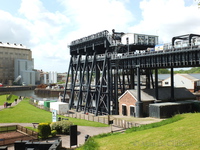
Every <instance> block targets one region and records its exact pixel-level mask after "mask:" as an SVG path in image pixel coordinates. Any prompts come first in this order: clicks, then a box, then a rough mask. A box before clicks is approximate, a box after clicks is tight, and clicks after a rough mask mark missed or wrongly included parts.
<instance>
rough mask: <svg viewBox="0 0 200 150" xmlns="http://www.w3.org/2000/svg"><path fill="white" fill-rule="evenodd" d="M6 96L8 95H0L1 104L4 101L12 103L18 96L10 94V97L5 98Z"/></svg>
mask: <svg viewBox="0 0 200 150" xmlns="http://www.w3.org/2000/svg"><path fill="white" fill-rule="evenodd" d="M8 97H9V95H8V94H6V95H0V105H3V104H4V103H5V102H8V103H13V102H14V101H15V99H17V98H18V96H16V95H11V97H10V99H8V100H7V98H8Z"/></svg>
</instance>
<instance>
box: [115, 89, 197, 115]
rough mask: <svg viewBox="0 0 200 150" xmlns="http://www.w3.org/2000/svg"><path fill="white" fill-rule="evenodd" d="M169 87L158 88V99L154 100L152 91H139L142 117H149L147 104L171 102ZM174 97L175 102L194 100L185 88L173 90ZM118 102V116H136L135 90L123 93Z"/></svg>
mask: <svg viewBox="0 0 200 150" xmlns="http://www.w3.org/2000/svg"><path fill="white" fill-rule="evenodd" d="M170 91H171V89H170V87H159V89H158V97H159V100H156V99H155V90H154V89H141V101H142V103H143V116H144V117H145V116H149V104H153V103H155V102H169V101H171V94H170V93H171V92H170ZM174 93H175V95H174V97H175V100H176V101H182V100H194V99H196V98H195V96H194V95H193V94H192V93H191V92H190V91H189V90H187V89H186V88H175V89H174ZM118 101H119V115H125V116H136V112H137V111H136V103H137V101H138V100H137V90H135V89H130V90H127V91H125V92H124V94H123V95H121V96H120V97H119V99H118Z"/></svg>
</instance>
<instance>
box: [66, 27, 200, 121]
mask: <svg viewBox="0 0 200 150" xmlns="http://www.w3.org/2000/svg"><path fill="white" fill-rule="evenodd" d="M112 32H113V33H112V34H109V32H108V31H106V30H105V31H102V32H99V33H96V34H93V35H90V36H88V37H84V38H81V39H78V40H75V41H72V42H71V45H70V46H69V47H70V55H71V60H70V63H69V68H68V75H67V80H66V85H65V93H64V96H65V94H66V93H69V92H70V93H71V94H70V102H69V107H70V109H71V108H75V109H76V111H84V113H87V112H91V113H94V114H95V115H101V114H118V97H119V96H120V95H121V94H123V93H124V92H125V91H126V90H127V89H134V88H135V85H136V87H137V91H138V94H137V95H138V97H137V99H138V103H137V104H136V117H142V101H141V95H140V89H141V87H140V86H141V83H140V75H146V88H150V87H152V88H154V89H155V93H156V94H155V95H156V99H159V97H158V69H159V68H171V80H172V82H171V83H173V68H176V67H193V66H199V64H200V48H199V47H198V46H195V47H192V46H191V44H190V45H189V47H184V48H179V49H175V48H172V49H168V50H164V51H154V52H149V51H145V52H144V51H142V50H146V49H147V48H153V47H154V46H155V44H157V43H156V42H154V43H152V42H149V43H148V42H146V43H145V42H140V41H139V40H138V42H137V43H130V44H129V38H127V39H126V40H127V43H126V44H122V43H121V38H122V36H123V35H124V33H123V32H115V31H114V30H113V31H112ZM196 36H199V35H196V34H188V35H184V36H178V37H174V38H172V44H174V42H175V41H176V40H177V39H179V40H180V39H181V40H185V39H187V40H189V43H191V39H192V38H193V37H196ZM152 38H154V37H153V36H152V37H151V40H152ZM138 39H141V37H139V36H138ZM147 40H148V39H147ZM149 41H150V38H149ZM138 50H139V51H140V50H141V51H142V53H136V51H138ZM153 71H154V75H155V78H153V74H152V72H153ZM173 89H174V87H173V84H172V86H171V101H175V99H174V92H173Z"/></svg>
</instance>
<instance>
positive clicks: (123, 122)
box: [30, 100, 140, 129]
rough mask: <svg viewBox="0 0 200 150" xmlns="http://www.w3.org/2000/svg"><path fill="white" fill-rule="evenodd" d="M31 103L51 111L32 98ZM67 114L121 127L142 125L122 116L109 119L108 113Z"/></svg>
mask: <svg viewBox="0 0 200 150" xmlns="http://www.w3.org/2000/svg"><path fill="white" fill-rule="evenodd" d="M30 104H32V105H34V106H35V107H38V108H40V109H44V110H46V111H50V108H48V107H45V106H43V105H41V106H40V105H37V104H36V103H34V102H33V100H30ZM66 115H67V116H68V117H71V118H77V119H84V120H88V121H95V122H100V123H103V124H109V121H113V124H112V125H114V126H117V127H120V128H124V129H127V128H131V127H138V126H140V124H139V123H135V122H131V121H127V120H124V119H120V118H114V119H109V117H108V115H102V116H95V115H94V114H92V113H87V114H83V113H79V112H74V111H68V114H66Z"/></svg>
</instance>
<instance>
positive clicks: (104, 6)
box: [59, 0, 134, 38]
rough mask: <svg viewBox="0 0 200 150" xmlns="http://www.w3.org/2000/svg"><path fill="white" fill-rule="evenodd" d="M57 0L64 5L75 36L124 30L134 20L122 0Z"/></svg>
mask: <svg viewBox="0 0 200 150" xmlns="http://www.w3.org/2000/svg"><path fill="white" fill-rule="evenodd" d="M59 1H60V2H61V3H62V4H63V5H64V6H65V8H66V14H67V15H68V16H69V17H70V19H71V20H72V21H73V22H72V25H73V26H74V27H75V28H76V35H77V38H80V37H82V36H87V35H90V34H93V33H96V32H100V31H103V30H109V31H111V30H112V29H116V30H125V29H126V28H127V27H128V24H129V23H130V22H132V21H133V20H134V16H133V14H131V12H130V11H128V10H127V9H126V7H125V3H124V2H123V1H119V0H101V1H97V0H84V1H80V0H67V1H65V0H59ZM125 2H126V1H125ZM127 2H128V1H127ZM77 33H78V34H77ZM78 36H79V37H78Z"/></svg>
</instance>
